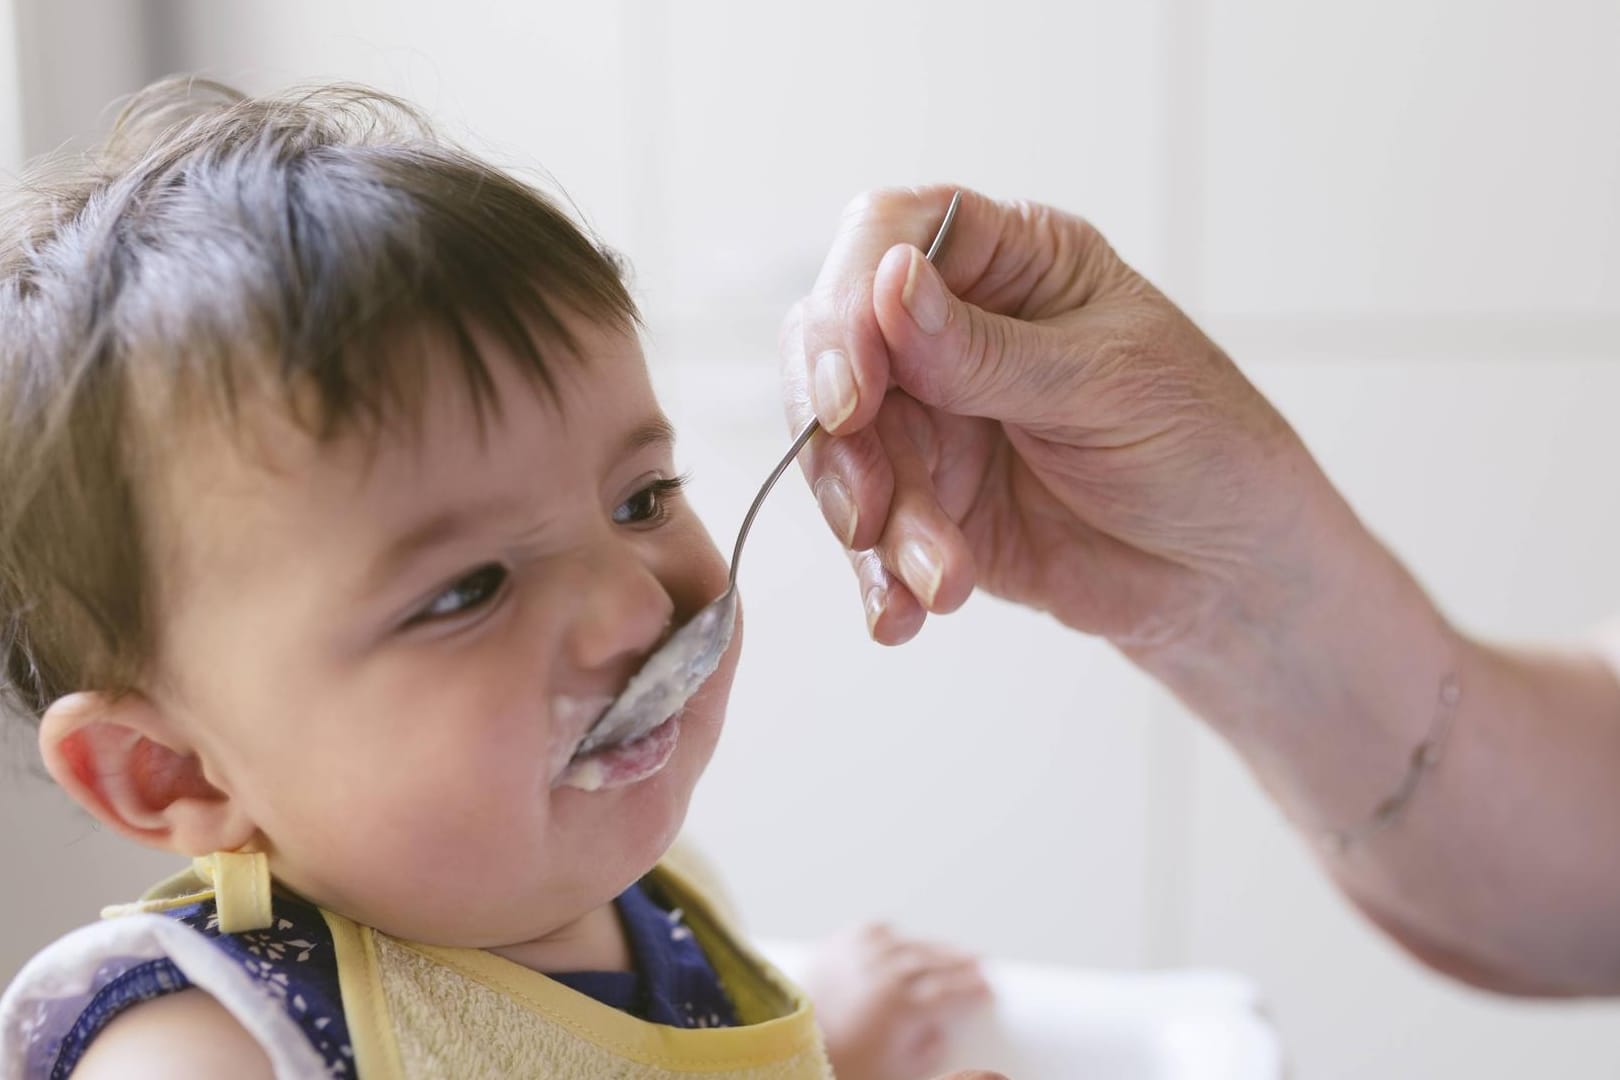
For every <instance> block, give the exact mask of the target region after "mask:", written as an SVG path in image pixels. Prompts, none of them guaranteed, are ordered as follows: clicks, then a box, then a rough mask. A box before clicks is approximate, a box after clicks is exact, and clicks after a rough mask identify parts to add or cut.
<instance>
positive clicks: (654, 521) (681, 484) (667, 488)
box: [613, 473, 691, 527]
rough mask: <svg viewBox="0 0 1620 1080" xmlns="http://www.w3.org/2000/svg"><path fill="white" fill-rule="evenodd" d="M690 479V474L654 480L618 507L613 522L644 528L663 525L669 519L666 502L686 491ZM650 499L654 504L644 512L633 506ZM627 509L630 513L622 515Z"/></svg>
mask: <svg viewBox="0 0 1620 1080" xmlns="http://www.w3.org/2000/svg"><path fill="white" fill-rule="evenodd" d="M690 479H691V474H690V473H682V474H681V475H680V476H674V477H659V478H658V479H656V480H653V481H652V482H651V483H648V484H646V485H644V486H642V487H640V488H638V489H637V490H636V492H635V494H633V495H631V496H630V498H628V499H626V500H625V501H624V502H622V503H620V504H619V505H618V506H616V507H615V508H614V510H613V520H614V521H615V522H617V523H618V524H620V525H632V526H634V525H639V526H643V527H646V526H653V525H661V524H663V522H664V521H665V519H667V518H668V517H669V508H668V506H666V505H665V500H666V499H671V498H674V497H675V496H676V495H679V494H680V493H681V492H682V491H684V490H685V489H686V485H687V483H688V481H689V480H690ZM649 498H650V499H651V500H652V503H653V505H652V506H651V507H649V508H646V509H644V510H639V509H636V508H635V507H634V505H633V504H635V503H637V502H638V501H640V500H643V499H649ZM627 508H629V509H630V512H629V513H622V512H623V511H625V510H626V509H627Z"/></svg>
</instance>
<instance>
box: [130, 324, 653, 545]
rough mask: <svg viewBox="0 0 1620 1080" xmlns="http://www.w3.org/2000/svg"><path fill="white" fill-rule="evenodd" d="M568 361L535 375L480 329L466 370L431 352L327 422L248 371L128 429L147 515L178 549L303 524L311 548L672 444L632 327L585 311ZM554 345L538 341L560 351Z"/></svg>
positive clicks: (588, 475) (313, 394)
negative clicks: (136, 443)
mask: <svg viewBox="0 0 1620 1080" xmlns="http://www.w3.org/2000/svg"><path fill="white" fill-rule="evenodd" d="M570 329H571V331H572V335H571V343H570V345H569V346H568V347H567V350H566V351H567V352H568V358H567V360H566V361H562V360H560V359H559V361H558V362H555V363H552V364H550V365H549V366H548V369H547V373H548V376H549V377H547V378H542V377H540V376H539V375H538V374H536V372H535V370H534V369H533V368H532V367H530V366H528V365H526V364H525V363H524V362H523V361H522V359H521V358H520V357H517V356H514V355H512V353H511V351H510V350H509V349H506V348H504V347H502V346H501V345H500V344H499V343H498V342H495V341H492V340H489V339H487V338H486V337H485V336H483V335H480V337H479V339H478V340H477V342H476V343H477V344H478V345H479V347H480V356H481V360H482V363H481V367H480V368H479V372H480V377H479V378H474V377H473V376H471V375H470V374H469V373H468V372H467V371H466V370H465V369H463V368H462V367H461V366H460V365H459V363H458V362H457V361H456V360H455V359H453V358H452V357H451V356H449V355H447V353H446V351H445V350H446V348H447V347H446V345H445V344H444V343H443V342H442V341H439V342H437V343H434V342H433V340H432V339H429V340H428V341H426V342H423V343H420V344H419V345H418V346H417V347H420V348H424V349H428V350H433V349H435V348H436V349H438V350H439V355H438V356H437V357H436V358H435V357H433V356H429V357H427V358H426V362H425V363H424V364H423V367H422V377H421V382H420V383H419V384H417V385H416V391H417V392H416V393H414V394H412V395H411V396H409V397H399V398H394V399H384V400H383V401H382V402H380V404H379V407H378V408H376V409H375V410H369V409H368V410H364V411H357V412H355V413H353V414H352V415H350V416H349V417H347V418H346V420H345V422H343V423H341V424H336V425H332V424H326V423H323V420H324V419H325V414H324V413H323V412H322V410H321V404H322V403H321V402H320V400H319V398H318V396H317V391H316V389H315V388H313V387H310V386H308V385H305V386H303V387H302V388H294V389H293V390H292V391H291V392H289V391H288V390H287V389H286V388H284V387H281V386H278V385H276V384H275V383H273V382H270V381H260V382H259V383H257V384H256V385H255V386H254V387H253V388H252V389H251V390H250V391H248V392H245V393H239V394H238V396H237V397H236V399H235V400H234V401H233V402H232V403H231V404H230V405H229V406H228V407H217V406H216V407H206V406H204V407H197V403H195V402H193V403H192V404H193V406H194V407H193V408H192V409H191V410H190V411H189V412H188V413H178V412H176V413H171V415H170V416H169V417H168V418H167V419H163V418H154V419H153V420H149V421H148V422H147V423H145V424H143V425H142V426H143V427H145V428H147V429H148V431H150V432H151V433H153V435H154V436H155V439H156V445H155V446H154V450H153V452H152V453H149V454H147V455H146V458H147V460H148V461H149V462H150V465H151V469H150V470H149V473H150V475H151V478H152V483H151V484H150V487H149V490H150V491H151V493H152V494H153V495H154V496H155V497H156V498H155V505H154V506H153V510H154V512H155V513H154V515H153V516H154V517H155V518H156V519H157V521H156V524H158V525H159V527H160V529H161V530H162V531H163V532H164V533H165V534H166V535H165V539H166V541H167V544H166V546H167V547H169V548H170V549H171V550H172V551H175V552H177V553H180V552H184V553H186V555H185V557H187V558H190V557H194V556H193V555H192V554H191V553H192V552H200V553H202V555H204V556H212V555H214V554H217V553H221V552H222V551H223V552H224V554H225V555H226V557H227V558H236V557H238V556H239V555H240V554H241V552H240V551H225V549H228V548H233V547H240V544H239V543H237V542H236V541H228V540H225V539H223V538H222V534H229V535H234V536H246V537H247V538H249V540H253V539H259V538H263V539H266V540H272V539H277V538H289V537H293V538H296V537H299V536H303V537H304V540H305V542H307V543H308V545H309V546H310V547H311V549H312V550H314V549H316V548H318V547H320V546H321V540H322V536H323V534H325V535H327V536H329V537H330V536H331V534H332V531H333V530H336V529H338V528H339V527H341V530H342V532H343V538H345V539H351V540H352V539H353V538H354V536H355V535H357V534H360V533H362V532H367V531H369V532H371V533H375V534H387V533H388V532H389V531H390V530H392V529H397V528H399V527H403V526H402V525H401V523H403V522H408V521H411V520H415V519H419V518H420V517H422V516H423V515H425V514H431V513H432V512H434V511H435V510H436V509H438V508H440V507H442V506H443V505H446V504H449V503H454V502H457V501H465V500H467V499H472V498H476V497H478V496H479V495H481V494H487V495H489V496H490V498H492V499H493V498H494V497H495V496H496V495H497V494H500V493H505V494H507V495H509V496H510V497H511V498H513V499H521V498H523V497H525V496H532V497H534V498H536V499H538V498H542V497H543V496H544V495H545V494H546V493H547V492H548V491H555V490H559V489H561V488H562V487H564V486H566V485H567V484H569V483H571V482H573V481H574V480H575V479H578V480H581V481H584V482H594V479H595V478H594V476H593V475H592V473H593V470H594V469H596V468H597V467H599V463H600V462H601V461H602V460H603V459H604V458H606V457H611V456H612V455H613V454H614V453H617V452H620V451H624V452H629V451H634V450H636V449H638V448H641V447H649V446H655V445H660V444H664V445H667V444H672V443H673V439H674V433H673V430H672V429H671V428H670V426H669V424H668V421H667V420H666V419H664V416H663V413H662V411H661V410H660V409H659V407H658V404H657V400H656V397H655V396H654V394H653V392H652V389H651V385H650V383H649V381H648V379H647V375H646V369H645V364H644V362H643V360H642V354H641V349H640V344H639V341H638V340H637V338H636V336H635V335H634V334H633V333H629V332H627V331H624V330H620V329H618V328H615V327H611V326H600V325H593V324H589V323H588V322H586V321H584V320H580V321H578V323H577V324H576V325H574V326H572V327H571V328H570ZM562 351H564V350H563V347H562V346H561V344H560V343H553V344H552V345H551V346H550V347H548V348H547V349H546V352H547V354H548V355H551V356H555V355H557V354H558V353H559V352H562Z"/></svg>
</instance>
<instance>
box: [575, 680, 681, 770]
mask: <svg viewBox="0 0 1620 1080" xmlns="http://www.w3.org/2000/svg"><path fill="white" fill-rule="evenodd" d="M615 700H616V699H615V698H612V697H607V696H592V697H585V698H575V697H569V696H566V695H561V696H559V697H558V698H557V699H556V700H555V701H554V702H553V704H552V716H553V718H554V719H555V720H556V721H557V725H558V727H559V729H561V730H563V731H578V732H579V735H578V737H577V738H575V739H574V740H573V741H571V742H565V743H564V744H563V750H562V753H566V754H567V757H566V758H563V759H562V760H560V761H558V762H557V763H556V764H554V766H553V768H552V777H553V779H552V782H551V786H552V787H553V788H558V787H572V788H578V789H580V790H583V791H598V790H602V789H604V788H615V787H624V786H626V785H628V784H633V783H636V782H637V781H640V780H645V779H646V778H647V777H649V776H651V775H653V774H654V773H656V772H658V771H659V770H661V769H662V768H663V767H664V765H666V764H667V763H668V761H669V758H670V755H671V754H672V753H673V752H674V749H675V743H676V741H677V739H678V737H679V714H678V713H677V714H676V715H671V716H666V717H663V718H661V719H658V720H656V721H654V722H651V723H648V722H642V723H640V724H636V725H634V726H626V725H623V724H617V725H613V726H611V727H610V726H609V725H608V724H606V723H604V721H606V720H608V718H609V710H610V708H611V706H612V705H613V702H614V701H615Z"/></svg>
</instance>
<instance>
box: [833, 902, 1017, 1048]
mask: <svg viewBox="0 0 1620 1080" xmlns="http://www.w3.org/2000/svg"><path fill="white" fill-rule="evenodd" d="M803 981H804V987H805V990H806V991H807V992H808V993H809V995H810V1000H811V1001H812V1002H814V1004H815V1007H816V1018H817V1020H819V1021H820V1024H821V1031H822V1034H823V1036H824V1037H825V1038H826V1040H827V1056H828V1057H830V1058H831V1059H832V1065H833V1072H834V1073H835V1074H836V1075H837V1076H838V1080H921V1078H923V1077H927V1076H932V1075H933V1072H932V1070H933V1069H934V1068H935V1066H937V1065H938V1064H939V1061H940V1058H941V1056H942V1055H943V1054H944V1052H945V1046H946V1035H947V1033H948V1032H949V1031H950V1027H951V1024H952V1023H953V1022H954V1021H956V1020H957V1019H959V1018H960V1017H962V1016H963V1015H965V1014H966V1013H969V1012H971V1011H972V1010H973V1009H975V1008H978V1007H980V1006H982V1005H983V1004H984V1002H985V1001H986V1000H987V999H988V998H989V996H990V985H989V984H988V983H987V982H985V979H984V973H983V972H982V971H981V970H980V968H979V962H978V960H977V959H976V958H974V957H973V956H970V955H969V954H967V953H965V952H962V951H960V950H958V949H953V948H950V947H947V946H944V945H936V944H933V943H931V942H925V941H915V940H913V939H911V938H905V937H900V936H899V935H897V934H895V933H894V931H893V930H891V929H890V928H889V927H887V926H882V925H874V926H863V927H861V928H860V929H857V930H854V931H850V932H846V933H844V934H840V935H838V936H837V937H834V938H830V939H828V940H827V941H824V942H822V943H821V944H820V945H818V946H817V947H816V948H815V949H814V950H813V951H812V954H811V957H810V962H809V964H808V965H807V967H806V970H805V975H804V980H803Z"/></svg>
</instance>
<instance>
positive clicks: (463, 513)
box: [360, 499, 506, 596]
mask: <svg viewBox="0 0 1620 1080" xmlns="http://www.w3.org/2000/svg"><path fill="white" fill-rule="evenodd" d="M505 509H506V504H505V503H504V502H502V501H500V500H495V499H491V500H488V501H486V502H482V503H474V504H472V505H469V506H457V507H452V508H450V509H447V510H442V511H440V512H439V513H436V514H434V515H433V516H431V517H428V518H424V519H422V521H420V522H418V523H416V524H415V525H412V526H411V528H410V529H408V530H407V531H405V532H404V533H402V534H400V535H399V536H398V537H397V538H396V539H395V540H394V541H393V542H392V543H390V544H389V545H388V546H387V547H386V548H384V549H383V551H382V553H381V554H380V555H378V556H377V558H376V559H374V560H372V563H371V567H370V569H369V570H368V571H367V573H366V577H365V582H364V584H363V586H362V589H361V594H360V595H362V596H369V595H371V594H372V593H373V592H376V591H377V590H379V589H381V588H383V587H384V586H386V585H387V584H388V583H389V582H390V581H392V580H393V578H394V576H395V575H396V574H398V573H399V571H400V569H401V568H402V567H404V566H407V565H408V564H409V563H410V561H411V560H412V559H414V558H415V557H416V556H417V555H419V554H420V553H422V552H424V551H427V550H429V549H430V548H434V547H437V546H438V545H439V544H442V543H444V542H445V541H446V540H449V539H450V538H451V537H454V536H456V535H457V534H459V533H461V532H462V531H464V530H465V529H467V528H468V526H470V525H472V524H474V523H475V522H479V521H482V520H485V519H487V518H493V517H497V516H500V514H501V513H502V511H503V510H505Z"/></svg>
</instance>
